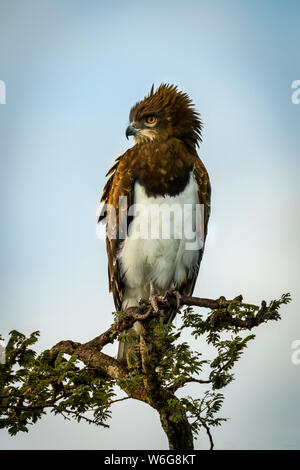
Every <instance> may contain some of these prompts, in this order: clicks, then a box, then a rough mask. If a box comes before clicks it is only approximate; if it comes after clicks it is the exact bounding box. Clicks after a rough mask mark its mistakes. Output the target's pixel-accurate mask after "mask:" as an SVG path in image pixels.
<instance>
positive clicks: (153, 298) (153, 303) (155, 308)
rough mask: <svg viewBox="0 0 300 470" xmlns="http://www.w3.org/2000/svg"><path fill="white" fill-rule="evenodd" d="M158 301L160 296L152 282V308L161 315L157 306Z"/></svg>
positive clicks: (150, 296) (150, 300)
mask: <svg viewBox="0 0 300 470" xmlns="http://www.w3.org/2000/svg"><path fill="white" fill-rule="evenodd" d="M157 300H158V296H157V295H156V293H155V288H154V285H153V283H152V281H150V295H149V302H150V304H151V307H152V308H153V310H154V312H155V313H157V314H158V313H159V308H158V305H157Z"/></svg>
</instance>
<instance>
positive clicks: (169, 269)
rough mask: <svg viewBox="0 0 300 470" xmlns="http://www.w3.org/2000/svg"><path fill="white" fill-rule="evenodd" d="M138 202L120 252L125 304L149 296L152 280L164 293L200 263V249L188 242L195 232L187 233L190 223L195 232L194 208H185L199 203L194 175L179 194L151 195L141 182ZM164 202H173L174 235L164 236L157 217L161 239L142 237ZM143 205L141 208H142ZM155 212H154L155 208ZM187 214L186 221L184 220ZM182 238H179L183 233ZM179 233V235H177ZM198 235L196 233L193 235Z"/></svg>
mask: <svg viewBox="0 0 300 470" xmlns="http://www.w3.org/2000/svg"><path fill="white" fill-rule="evenodd" d="M134 197H135V204H136V205H138V206H137V207H138V210H137V214H136V216H135V217H134V219H133V221H132V223H131V225H130V230H129V233H128V236H127V238H126V239H125V240H124V242H123V243H122V246H121V249H120V252H119V261H120V267H121V273H122V275H123V276H124V280H125V284H126V289H125V294H124V299H123V308H126V307H130V306H134V305H137V303H138V300H139V299H140V298H148V296H149V284H150V281H152V282H153V283H154V285H155V287H156V289H157V290H158V291H159V292H161V293H164V292H165V291H166V290H168V289H169V288H170V286H171V284H172V282H173V283H174V285H175V286H176V285H178V284H180V282H181V281H182V280H183V279H185V278H186V276H187V275H188V274H189V273H190V272H191V271H192V270H193V269H195V267H196V266H197V262H198V253H199V252H198V250H197V249H195V250H187V249H186V246H187V245H186V243H190V242H191V241H193V238H191V235H189V234H187V235H188V238H187V237H186V236H185V234H184V229H183V227H184V226H186V225H187V224H189V226H190V227H191V229H190V230H192V231H193V232H195V222H193V224H192V226H191V219H193V216H192V217H191V214H192V212H191V210H189V211H186V210H184V205H187V204H188V205H191V204H192V206H190V208H191V207H192V208H193V213H194V211H195V208H196V204H199V199H198V187H197V184H196V182H195V179H194V177H193V175H192V174H191V175H190V179H189V182H188V184H187V185H186V187H185V189H184V190H183V191H182V192H181V193H180V194H179V195H177V196H174V197H172V196H165V197H163V196H159V197H156V198H155V197H149V196H147V194H146V192H145V190H144V188H143V187H142V186H141V185H140V184H139V183H138V182H136V183H135V187H134ZM162 204H167V205H168V206H169V207H170V206H172V207H173V209H174V211H172V212H171V221H170V229H171V230H170V235H171V236H170V238H169V239H163V238H162V223H161V222H162V218H163V217H160V218H156V219H153V215H152V222H153V220H155V224H156V226H155V231H156V233H157V231H158V232H159V233H157V235H159V238H158V239H151V238H150V237H148V238H147V239H143V238H141V234H140V232H141V227H145V226H147V221H148V226H149V227H150V230H151V228H152V229H153V226H152V227H151V225H150V224H151V207H152V205H158V206H156V208H154V209H153V208H152V211H153V210H154V211H155V210H156V211H157V210H158V209H159V208H161V207H162V206H161V205H162ZM139 208H140V210H139ZM152 214H153V212H152ZM182 217H183V222H182ZM181 230H182V232H183V233H182V236H181V238H177V239H176V236H177V237H178V234H180V233H181ZM176 234H177V235H176ZM193 237H194V239H195V235H193Z"/></svg>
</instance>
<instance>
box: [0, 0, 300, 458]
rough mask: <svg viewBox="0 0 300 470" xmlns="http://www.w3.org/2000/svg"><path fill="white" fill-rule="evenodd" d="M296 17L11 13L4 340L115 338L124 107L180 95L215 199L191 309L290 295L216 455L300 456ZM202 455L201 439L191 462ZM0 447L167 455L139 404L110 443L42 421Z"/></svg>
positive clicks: (1, 144)
mask: <svg viewBox="0 0 300 470" xmlns="http://www.w3.org/2000/svg"><path fill="white" fill-rule="evenodd" d="M299 17H300V2H299V1H298V0H289V1H288V2H286V1H283V0H282V1H281V0H280V1H279V0H263V1H262V0H251V1H249V0H248V1H247V0H226V1H225V0H223V1H222V0H215V1H209V0H198V1H196V0H194V1H193V0H185V1H183V0H182V1H178V0H175V1H172V2H171V1H170V0H169V1H165V0H160V1H158V0H152V1H144V0H140V1H137V0H131V1H130V2H125V1H113V0H112V1H111V2H102V1H100V0H97V1H96V0H87V1H85V2H83V1H81V0H51V1H50V0H26V1H22V0H0V80H4V81H5V83H6V87H7V96H6V104H5V105H2V104H1V105H0V159H1V186H0V190H1V197H0V204H1V208H0V210H1V234H0V236H1V252H2V256H1V267H0V277H1V297H0V315H1V317H0V332H1V334H2V335H3V336H4V337H5V338H7V336H8V332H9V331H10V330H12V329H17V330H19V331H21V332H23V333H25V334H29V333H30V332H32V331H34V330H40V331H41V339H40V341H39V343H38V350H39V351H42V350H43V349H46V348H49V347H51V346H52V345H54V344H55V343H57V342H58V341H60V340H62V339H72V340H74V341H80V342H85V341H88V340H90V339H92V338H93V337H95V336H96V335H97V334H99V333H100V332H102V331H103V330H105V329H106V328H107V327H108V326H109V325H110V323H111V320H112V317H111V312H112V311H113V309H114V307H113V300H112V296H111V295H110V294H109V292H108V282H107V263H106V251H105V243H104V242H103V241H100V240H98V239H97V237H96V219H95V208H96V205H97V202H98V200H99V198H100V195H101V192H102V189H103V186H104V184H105V173H106V171H107V170H108V168H109V167H110V165H111V163H112V161H113V159H114V158H115V157H116V156H118V155H119V154H120V153H122V152H124V151H125V150H126V149H127V148H128V146H129V145H132V143H128V142H127V141H126V139H125V129H126V125H127V123H128V114H129V110H130V107H131V106H132V105H133V104H134V103H135V102H136V101H137V100H139V99H141V98H143V97H144V96H145V94H147V93H148V92H149V90H150V87H151V84H152V83H153V82H154V83H155V85H159V84H160V83H161V82H169V83H174V84H177V85H178V86H179V88H180V89H182V90H184V91H186V92H187V93H188V94H189V95H190V96H191V98H192V99H193V101H194V103H195V105H196V108H197V110H198V111H199V112H200V113H201V116H202V120H203V122H204V131H203V144H202V145H201V147H200V149H199V154H200V157H201V158H202V159H203V161H204V163H205V165H206V166H207V169H208V171H209V174H210V177H211V183H212V191H213V193H212V216H211V220H210V226H209V235H208V239H207V245H206V252H205V256H204V259H203V263H202V266H201V271H200V274H199V278H198V281H197V285H196V289H195V295H199V296H204V297H212V298H215V297H219V296H220V295H225V296H226V297H227V298H231V297H232V296H236V295H238V294H240V293H242V294H243V295H244V299H245V300H246V301H249V302H252V303H258V302H260V301H261V300H262V299H266V300H267V301H269V300H270V299H273V298H279V297H280V296H281V294H282V293H284V292H291V294H292V298H293V302H292V303H291V304H290V305H288V306H286V307H284V308H282V315H283V319H282V321H281V322H278V323H272V324H271V323H270V324H266V325H262V326H260V327H259V328H258V329H257V331H255V333H257V337H256V339H255V340H254V341H252V342H251V344H250V345H249V347H248V349H247V350H246V352H245V354H244V356H243V358H242V359H241V360H240V362H239V364H238V365H237V367H236V368H235V374H236V375H235V376H236V380H235V381H234V382H233V383H231V384H230V385H229V386H228V387H227V388H226V389H225V390H224V393H225V397H226V398H225V403H224V406H223V409H222V411H221V413H220V416H225V417H229V418H230V420H229V421H228V422H227V423H225V424H224V425H223V426H222V427H221V428H219V429H217V430H215V432H214V436H215V445H216V448H218V449H264V448H268V449H299V448H300V429H299V428H300V424H299V423H300V406H299V393H300V364H299V365H295V364H293V363H292V361H291V355H292V348H291V345H292V342H293V341H294V340H297V339H300V321H299V307H300V299H299V294H300V286H299V280H300V279H299V265H300V257H299V237H300V223H299V203H300V191H299V177H300V173H299V170H300V164H299V163H300V145H299V138H300V132H299V131H300V104H299V105H296V104H293V103H292V100H291V95H292V92H293V90H292V88H291V84H292V82H293V81H294V80H297V79H298V80H299V79H300V48H299V44H300V28H299ZM179 321H180V320H178V322H179ZM192 344H193V346H194V347H195V348H199V344H197V343H195V342H192ZM201 347H204V346H203V345H202V346H201ZM116 348H117V346H116V345H114V346H112V347H110V348H108V349H107V352H108V353H111V354H116ZM203 352H204V354H205V348H204V350H203ZM203 390H204V389H203V388H202V386H201V385H198V386H197V387H196V386H191V387H189V388H188V387H187V388H186V392H187V393H189V394H191V393H194V395H198V396H199V395H200V394H201V393H202V392H203ZM207 447H208V442H207V439H206V436H205V434H202V435H200V437H199V439H198V441H197V442H196V448H197V449H201V448H202V449H203V448H207ZM0 448H1V449H78V448H79V449H144V448H147V449H166V448H167V439H166V437H165V435H164V433H163V431H162V429H161V426H160V423H159V418H158V415H157V413H156V412H155V411H153V410H152V409H150V408H149V407H147V406H146V405H143V404H142V403H139V402H136V401H132V402H131V401H128V402H125V403H122V402H121V403H117V404H116V405H114V409H113V416H112V420H111V427H110V429H102V428H96V427H93V426H89V425H87V424H85V423H80V424H77V423H75V422H69V421H65V420H63V418H60V417H54V416H49V417H46V418H44V419H42V420H41V421H40V422H39V423H38V424H36V425H35V426H33V427H31V428H30V432H29V434H19V435H18V436H16V437H13V438H12V437H10V436H9V435H8V434H7V432H6V431H1V432H0Z"/></svg>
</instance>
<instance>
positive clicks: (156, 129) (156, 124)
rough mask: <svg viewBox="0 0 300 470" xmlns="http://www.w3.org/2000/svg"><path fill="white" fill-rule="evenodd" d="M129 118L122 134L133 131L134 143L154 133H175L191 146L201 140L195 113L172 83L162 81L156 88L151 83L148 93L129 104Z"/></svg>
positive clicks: (127, 134) (154, 135)
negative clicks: (141, 98)
mask: <svg viewBox="0 0 300 470" xmlns="http://www.w3.org/2000/svg"><path fill="white" fill-rule="evenodd" d="M129 121H130V124H129V126H128V127H127V129H126V137H127V138H128V136H130V135H133V136H134V138H135V140H136V142H137V143H142V142H147V141H149V140H153V139H155V138H157V137H161V138H163V139H167V138H168V137H176V138H178V139H180V140H182V141H183V142H185V143H186V144H187V145H190V146H193V147H194V146H195V145H197V144H199V142H201V129H202V123H201V121H200V117H199V114H198V113H197V112H196V111H195V109H194V106H193V103H192V102H191V100H190V99H189V97H188V95H187V94H186V93H183V92H181V91H178V89H177V87H176V86H174V85H169V84H165V83H163V84H161V85H160V86H159V88H158V89H157V90H156V91H154V85H152V88H151V91H150V93H149V95H148V96H146V97H145V98H144V99H143V100H142V101H139V102H137V103H136V104H135V105H134V106H133V107H132V108H131V110H130V114H129Z"/></svg>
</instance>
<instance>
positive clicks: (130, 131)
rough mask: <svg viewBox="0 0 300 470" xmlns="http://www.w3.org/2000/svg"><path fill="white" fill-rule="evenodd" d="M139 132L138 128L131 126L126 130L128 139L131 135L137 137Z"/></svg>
mask: <svg viewBox="0 0 300 470" xmlns="http://www.w3.org/2000/svg"><path fill="white" fill-rule="evenodd" d="M137 131H138V130H137V128H136V127H134V126H132V125H131V124H130V125H129V126H128V127H127V129H126V138H127V139H128V137H129V136H130V135H135V134H136V133H137Z"/></svg>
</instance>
